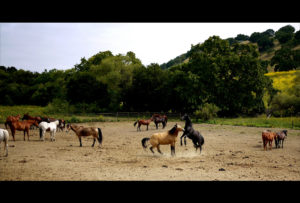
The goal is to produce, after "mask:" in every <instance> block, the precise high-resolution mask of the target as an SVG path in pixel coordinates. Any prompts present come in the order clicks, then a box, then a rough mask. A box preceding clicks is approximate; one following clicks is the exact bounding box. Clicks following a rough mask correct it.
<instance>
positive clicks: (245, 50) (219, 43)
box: [189, 36, 267, 116]
mask: <svg viewBox="0 0 300 203" xmlns="http://www.w3.org/2000/svg"><path fill="white" fill-rule="evenodd" d="M258 56H259V53H258V52H257V50H256V46H255V45H252V44H234V45H233V47H232V48H230V46H229V43H228V41H227V40H222V39H220V38H219V37H218V36H213V37H210V38H209V39H208V40H206V41H205V42H204V43H203V44H201V45H199V46H197V48H196V46H195V47H194V52H193V54H192V55H191V59H190V63H189V70H190V71H191V72H192V73H194V74H196V75H197V76H198V77H199V78H197V81H198V88H199V90H198V92H199V93H198V95H201V97H202V98H201V101H202V102H203V103H212V104H215V105H216V106H217V107H219V108H220V115H225V116H234V115H237V114H239V113H244V114H250V113H253V112H262V111H263V110H264V106H263V102H262V97H263V93H264V88H265V87H266V84H267V78H266V77H265V76H264V73H266V71H267V70H266V69H265V66H262V65H261V62H260V60H259V58H258ZM200 92H201V93H200ZM199 104H201V103H200V102H199Z"/></svg>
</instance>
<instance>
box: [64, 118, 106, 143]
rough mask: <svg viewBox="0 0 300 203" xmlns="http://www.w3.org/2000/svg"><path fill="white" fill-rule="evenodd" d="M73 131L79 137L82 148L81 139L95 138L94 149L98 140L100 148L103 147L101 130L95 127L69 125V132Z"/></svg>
mask: <svg viewBox="0 0 300 203" xmlns="http://www.w3.org/2000/svg"><path fill="white" fill-rule="evenodd" d="M70 129H71V130H73V131H74V132H75V134H76V135H77V137H78V139H79V143H80V147H82V142H81V137H87V136H93V138H94V141H93V144H92V147H94V145H95V142H96V139H97V140H98V142H99V146H101V145H102V132H101V129H100V128H95V127H83V126H76V125H73V124H67V132H68V131H69V130H70Z"/></svg>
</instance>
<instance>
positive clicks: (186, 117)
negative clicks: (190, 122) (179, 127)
mask: <svg viewBox="0 0 300 203" xmlns="http://www.w3.org/2000/svg"><path fill="white" fill-rule="evenodd" d="M187 119H189V116H188V115H187V114H186V113H185V114H184V115H183V116H182V117H181V120H182V121H186V120H187Z"/></svg>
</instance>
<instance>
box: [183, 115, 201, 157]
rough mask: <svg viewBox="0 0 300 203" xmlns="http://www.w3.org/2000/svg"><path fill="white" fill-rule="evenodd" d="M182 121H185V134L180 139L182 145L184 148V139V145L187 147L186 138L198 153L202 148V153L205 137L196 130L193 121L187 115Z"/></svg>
mask: <svg viewBox="0 0 300 203" xmlns="http://www.w3.org/2000/svg"><path fill="white" fill-rule="evenodd" d="M181 120H185V126H184V130H185V131H184V133H183V135H182V136H181V137H180V145H181V146H182V138H183V137H184V145H186V137H188V138H190V139H191V140H192V141H193V143H194V147H195V148H196V151H197V149H198V148H200V153H201V151H202V145H203V144H204V137H203V136H202V135H201V134H200V132H199V131H197V130H194V128H193V124H192V121H191V119H190V118H189V116H188V115H187V114H184V116H183V117H182V118H181Z"/></svg>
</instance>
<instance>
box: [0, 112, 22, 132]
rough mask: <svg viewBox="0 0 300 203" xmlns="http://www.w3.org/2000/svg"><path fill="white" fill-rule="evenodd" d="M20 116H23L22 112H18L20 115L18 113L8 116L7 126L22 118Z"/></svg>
mask: <svg viewBox="0 0 300 203" xmlns="http://www.w3.org/2000/svg"><path fill="white" fill-rule="evenodd" d="M20 117H21V115H20V114H18V115H16V116H8V117H7V118H6V122H5V123H4V125H5V128H6V129H7V125H11V123H12V122H13V121H18V120H19V119H20Z"/></svg>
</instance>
